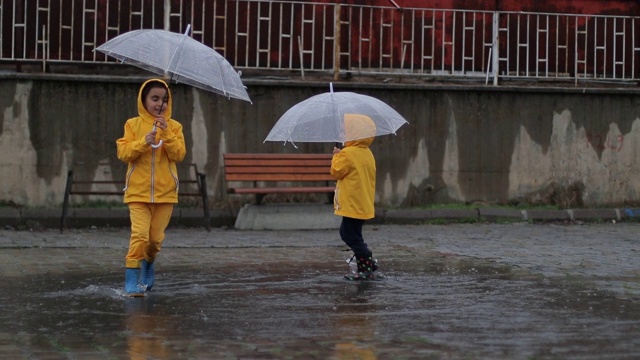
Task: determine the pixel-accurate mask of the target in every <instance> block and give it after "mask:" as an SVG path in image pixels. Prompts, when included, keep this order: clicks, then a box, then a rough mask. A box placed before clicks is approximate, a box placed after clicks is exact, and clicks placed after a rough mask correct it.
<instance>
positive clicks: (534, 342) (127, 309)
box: [0, 225, 640, 359]
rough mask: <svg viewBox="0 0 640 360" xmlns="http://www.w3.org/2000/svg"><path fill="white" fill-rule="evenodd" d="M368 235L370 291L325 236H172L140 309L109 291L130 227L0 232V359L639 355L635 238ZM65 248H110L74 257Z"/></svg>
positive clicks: (463, 229)
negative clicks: (376, 266)
mask: <svg viewBox="0 0 640 360" xmlns="http://www.w3.org/2000/svg"><path fill="white" fill-rule="evenodd" d="M365 230H368V231H369V233H366V234H365V235H369V238H370V239H371V240H369V242H370V245H372V247H373V248H374V249H375V251H376V256H377V257H378V258H379V260H380V263H381V265H382V270H383V274H384V278H383V279H381V280H376V281H368V282H349V281H346V280H344V279H343V278H342V274H343V273H344V272H346V271H347V270H348V267H347V265H346V263H345V262H344V258H346V253H345V252H344V251H343V250H344V247H343V246H341V245H340V243H339V242H337V241H335V236H336V235H335V234H334V233H332V232H324V231H309V232H290V233H277V232H262V233H244V232H237V231H224V232H223V231H220V232H215V231H214V232H213V233H212V234H207V233H206V232H204V231H202V230H192V229H183V230H175V231H174V232H173V233H172V234H171V235H172V237H174V238H176V239H182V238H190V240H189V241H178V240H176V241H174V242H173V244H172V245H169V244H167V247H166V248H164V249H163V252H162V253H161V255H160V256H161V257H160V258H159V262H158V264H157V280H156V286H155V287H154V291H152V292H150V293H148V295H147V296H146V297H144V298H141V299H134V298H128V297H126V296H125V295H124V294H123V292H122V290H121V287H122V282H123V273H122V270H123V269H121V268H120V265H121V264H122V261H121V259H122V257H123V256H124V255H123V254H124V249H125V246H126V240H125V241H122V240H115V239H120V238H122V237H123V236H124V234H126V231H124V232H122V231H114V232H112V233H111V234H109V232H106V233H107V234H106V235H105V233H101V232H95V233H82V232H79V233H75V234H69V235H68V236H69V238H66V241H67V242H65V238H64V236H62V237H60V238H59V237H57V235H56V236H54V235H53V234H47V233H44V234H42V233H40V234H34V235H33V236H32V237H31V238H30V239H31V240H26V239H27V237H28V236H27V234H23V233H20V234H18V232H15V233H12V232H6V231H5V232H2V233H1V236H0V246H1V247H2V250H1V251H0V254H1V255H0V260H2V265H0V270H1V274H2V278H3V281H2V282H1V283H0V304H1V305H0V306H1V308H2V309H1V310H2V311H1V312H0V357H2V358H7V359H9V358H11V359H16V358H18V359H19V358H25V359H26V358H29V359H41V358H42V359H44V358H47V359H55V358H74V359H75V358H87V359H89V358H91V359H101V358H104V359H111V358H125V359H180V358H184V359H211V358H216V359H218V358H219V359H287V358H292V359H293V358H295V359H297V358H317V359H392V358H393V359H397V358H407V359H430V358H433V359H443V358H445V359H527V358H531V359H602V358H607V359H628V358H638V357H640V350H639V349H640V336H639V335H640V305H639V303H638V302H637V299H640V297H638V294H640V292H639V291H638V284H639V282H638V280H639V278H638V272H637V271H636V270H633V266H631V265H630V264H617V265H614V264H615V263H617V262H618V261H620V260H621V259H624V258H625V256H626V255H625V254H626V253H627V252H631V253H632V254H633V252H634V251H636V250H635V249H637V244H638V243H637V242H635V238H634V236H635V230H636V228H634V227H632V226H617V227H611V226H601V227H599V226H589V227H581V228H576V227H559V226H547V225H526V226H520V227H518V226H508V225H479V226H473V225H464V226H458V225H447V226H443V227H439V226H428V225H425V226H403V227H393V226H392V227H388V226H378V227H375V228H369V229H365ZM43 235H44V237H43ZM399 235H400V236H402V239H401V240H399V239H398V238H397V236H399ZM586 235H589V236H590V238H592V239H593V240H585V238H586ZM73 236H79V237H81V238H83V239H86V240H89V239H93V240H94V241H96V239H97V241H103V240H106V239H110V238H111V239H114V243H108V245H103V246H97V245H96V244H92V245H86V246H82V245H81V243H77V242H75V240H73V239H71V238H73ZM392 236H395V237H396V238H395V239H392V238H391V237H392ZM197 237H212V238H216V239H217V240H216V242H215V243H213V244H212V243H207V242H206V241H205V240H204V239H201V240H202V242H200V240H198V239H197ZM252 237H255V238H260V243H259V245H256V243H255V242H250V241H249V240H247V239H248V238H252ZM270 237H273V238H274V239H272V241H269V238H270ZM287 237H290V238H289V239H284V240H283V238H287ZM41 238H47V239H48V244H47V245H42V243H38V241H40V240H39V239H41ZM296 238H298V239H299V238H305V239H312V240H309V241H307V242H306V243H294V242H292V241H291V239H296ZM605 238H606V242H605V241H603V240H602V239H605ZM10 239H14V241H13V242H12V241H11V240H10ZM16 239H22V244H28V246H24V247H21V246H17V245H16ZM70 239H71V240H70ZM125 239H126V237H125ZM242 239H244V241H245V243H242V244H239V243H238V241H241V240H242ZM545 239H547V240H546V241H545ZM287 243H289V244H290V245H287ZM553 244H557V246H556V252H557V253H556V254H555V255H554V254H547V252H548V251H549V249H550V248H549V246H552V245H553ZM624 247H626V249H621V248H624ZM625 250H626V251H625ZM578 252H582V253H584V254H596V255H595V256H590V257H589V258H588V259H587V258H586V257H585V258H583V259H582V260H580V259H579V258H578V257H577V255H576V253H578ZM563 253H566V254H564V255H563ZM540 254H547V255H544V256H542V257H541V256H540ZM586 260H589V262H586Z"/></svg>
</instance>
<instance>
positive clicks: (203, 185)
mask: <svg viewBox="0 0 640 360" xmlns="http://www.w3.org/2000/svg"><path fill="white" fill-rule="evenodd" d="M197 176H198V187H200V193H201V194H202V209H203V211H204V227H205V228H206V229H207V231H211V216H210V215H209V196H208V194H207V175H205V174H203V173H200V174H198V175H197Z"/></svg>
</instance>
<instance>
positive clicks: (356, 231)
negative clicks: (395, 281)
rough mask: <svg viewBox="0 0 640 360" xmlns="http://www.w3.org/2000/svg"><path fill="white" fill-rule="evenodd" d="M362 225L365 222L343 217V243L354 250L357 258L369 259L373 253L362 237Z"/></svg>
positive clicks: (341, 227)
mask: <svg viewBox="0 0 640 360" xmlns="http://www.w3.org/2000/svg"><path fill="white" fill-rule="evenodd" d="M362 225H364V220H361V219H354V218H350V217H346V216H344V217H342V223H340V237H341V238H342V241H344V242H345V244H347V246H349V247H350V248H351V250H353V253H354V254H356V256H358V257H360V256H362V257H368V256H371V251H369V248H368V247H367V244H366V243H365V242H364V238H363V237H362Z"/></svg>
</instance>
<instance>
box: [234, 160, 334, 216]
mask: <svg viewBox="0 0 640 360" xmlns="http://www.w3.org/2000/svg"><path fill="white" fill-rule="evenodd" d="M332 157H333V155H332V154H223V159H224V173H225V180H226V181H227V184H228V187H227V193H229V194H255V195H256V203H257V204H260V203H261V202H262V199H263V198H264V197H265V196H266V195H267V194H290V193H328V194H329V197H328V199H329V202H333V194H334V191H335V179H334V178H333V177H332V176H331V174H330V173H329V171H330V169H331V158H332ZM229 182H245V183H246V182H251V183H252V186H231V185H229ZM278 183H280V184H278ZM282 183H286V184H282ZM296 183H298V184H300V183H302V185H297V184H296ZM308 183H313V184H312V185H311V184H309V185H305V184H308Z"/></svg>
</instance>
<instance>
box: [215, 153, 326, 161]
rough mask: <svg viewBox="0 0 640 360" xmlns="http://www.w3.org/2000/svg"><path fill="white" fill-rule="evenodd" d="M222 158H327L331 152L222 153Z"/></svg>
mask: <svg viewBox="0 0 640 360" xmlns="http://www.w3.org/2000/svg"><path fill="white" fill-rule="evenodd" d="M223 157H224V159H252V160H253V159H293V160H301V159H329V160H331V158H332V157H333V154H262V153H257V154H229V153H227V154H223Z"/></svg>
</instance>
